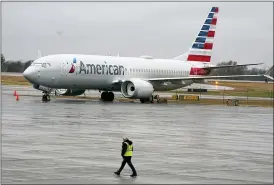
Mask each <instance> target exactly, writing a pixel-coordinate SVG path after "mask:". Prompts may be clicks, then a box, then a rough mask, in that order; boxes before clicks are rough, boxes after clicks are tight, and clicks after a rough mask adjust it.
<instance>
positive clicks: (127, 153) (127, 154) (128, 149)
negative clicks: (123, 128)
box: [114, 137, 137, 177]
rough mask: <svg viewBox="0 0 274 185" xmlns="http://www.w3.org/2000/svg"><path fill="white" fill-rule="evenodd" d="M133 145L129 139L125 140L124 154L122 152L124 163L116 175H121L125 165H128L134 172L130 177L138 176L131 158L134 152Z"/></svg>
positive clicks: (123, 143)
mask: <svg viewBox="0 0 274 185" xmlns="http://www.w3.org/2000/svg"><path fill="white" fill-rule="evenodd" d="M132 144H133V142H132V141H130V140H129V139H128V138H127V137H124V138H123V142H122V152H121V156H122V157H123V161H122V164H121V167H120V169H119V170H118V171H116V172H114V173H115V174H116V175H120V173H121V171H122V170H123V168H124V167H125V165H126V163H127V164H128V166H129V167H130V168H131V170H132V174H131V175H130V176H131V177H136V176H137V172H136V170H135V168H134V166H133V164H132V163H131V157H132V152H133V145H132Z"/></svg>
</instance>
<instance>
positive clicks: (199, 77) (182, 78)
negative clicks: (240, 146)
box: [147, 75, 267, 82]
mask: <svg viewBox="0 0 274 185" xmlns="http://www.w3.org/2000/svg"><path fill="white" fill-rule="evenodd" d="M260 76H264V77H267V75H228V76H187V77H172V78H150V79H147V81H154V82H155V81H158V82H160V81H161V82H167V81H169V82H172V81H178V80H205V79H222V78H238V77H260Z"/></svg>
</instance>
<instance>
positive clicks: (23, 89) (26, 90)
mask: <svg viewBox="0 0 274 185" xmlns="http://www.w3.org/2000/svg"><path fill="white" fill-rule="evenodd" d="M14 90H16V91H17V92H18V93H19V95H32V96H41V97H42V91H39V90H36V89H34V88H33V87H32V86H18V85H4V86H2V93H3V94H13V92H14ZM52 94H53V93H52ZM114 94H115V97H116V98H123V95H122V94H121V93H120V92H114ZM155 94H158V95H159V96H160V97H170V98H171V97H172V95H175V94H176V92H175V91H173V92H172V91H169V92H156V93H155ZM177 94H178V95H183V94H184V93H177ZM186 95H195V96H197V95H198V96H200V98H201V99H223V98H225V99H239V100H246V99H247V97H246V96H224V97H223V95H219V96H218V95H207V94H204V93H202V94H186ZM82 96H92V97H98V98H100V93H99V91H96V90H86V91H85V93H84V94H82V95H80V97H82ZM248 100H268V101H273V99H271V98H263V97H248Z"/></svg>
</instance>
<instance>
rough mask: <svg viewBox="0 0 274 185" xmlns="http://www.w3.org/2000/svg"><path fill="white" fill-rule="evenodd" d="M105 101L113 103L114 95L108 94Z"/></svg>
mask: <svg viewBox="0 0 274 185" xmlns="http://www.w3.org/2000/svg"><path fill="white" fill-rule="evenodd" d="M107 100H108V101H113V100H114V93H113V92H108V94H107Z"/></svg>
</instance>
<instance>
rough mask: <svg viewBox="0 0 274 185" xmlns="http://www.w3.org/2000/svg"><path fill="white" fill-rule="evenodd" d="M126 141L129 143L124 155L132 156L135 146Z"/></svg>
mask: <svg viewBox="0 0 274 185" xmlns="http://www.w3.org/2000/svg"><path fill="white" fill-rule="evenodd" d="M125 143H126V144H127V151H126V153H125V154H124V156H132V148H133V146H132V145H129V144H128V143H127V142H125Z"/></svg>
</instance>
